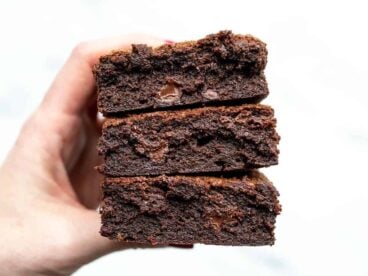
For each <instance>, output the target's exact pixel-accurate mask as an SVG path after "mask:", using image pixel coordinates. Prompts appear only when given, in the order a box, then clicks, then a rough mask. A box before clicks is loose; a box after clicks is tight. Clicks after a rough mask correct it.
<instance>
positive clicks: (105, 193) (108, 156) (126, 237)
mask: <svg viewBox="0 0 368 276" xmlns="http://www.w3.org/2000/svg"><path fill="white" fill-rule="evenodd" d="M266 62H267V50H266V45H265V44H264V43H263V42H262V41H260V40H258V39H256V38H254V37H252V36H250V35H235V34H233V33H232V32H230V31H222V32H219V33H217V34H214V35H208V36H207V37H205V38H204V39H201V40H198V41H190V42H183V43H175V44H168V45H163V46H160V47H158V48H153V49H152V48H151V47H148V46H147V45H132V50H131V52H124V51H117V52H114V53H112V54H110V55H106V56H102V57H101V58H100V62H99V63H98V64H97V65H96V66H95V68H94V75H95V78H96V83H97V90H98V108H99V111H100V112H102V113H103V114H104V116H105V117H106V118H107V120H106V122H105V123H104V125H103V132H102V136H101V138H100V142H99V146H98V150H99V152H100V154H101V155H102V156H103V157H104V164H102V165H101V166H100V167H99V170H100V172H101V173H102V174H103V175H104V182H103V184H102V203H101V207H100V212H101V217H102V227H101V234H102V235H103V236H105V237H108V238H110V239H114V240H119V241H125V242H134V243H150V244H153V245H156V244H161V245H167V244H177V245H179V244H182V245H187V244H193V243H205V244H218V245H272V244H273V243H274V241H275V237H274V228H275V219H276V216H277V215H278V214H279V213H280V210H281V207H280V204H279V202H278V199H277V197H278V192H277V190H276V189H275V187H274V186H273V185H272V183H271V182H270V181H269V180H268V179H267V178H266V177H265V176H264V175H263V174H262V173H260V172H258V171H257V170H256V169H257V168H260V167H267V166H270V165H275V164H277V162H278V149H277V145H278V142H279V136H278V134H277V133H276V130H275V126H276V120H275V118H274V112H273V109H272V108H271V107H269V106H265V105H261V104H258V102H259V101H261V100H262V99H263V98H265V97H266V96H267V95H268V88H267V82H266V80H265V76H264V73H263V70H264V68H265V66H266Z"/></svg>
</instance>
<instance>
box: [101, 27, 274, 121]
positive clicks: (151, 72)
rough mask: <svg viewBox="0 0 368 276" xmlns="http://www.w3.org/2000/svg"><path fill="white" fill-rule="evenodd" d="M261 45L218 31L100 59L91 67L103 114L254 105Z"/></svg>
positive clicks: (259, 90) (259, 87)
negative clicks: (244, 103) (185, 107)
mask: <svg viewBox="0 0 368 276" xmlns="http://www.w3.org/2000/svg"><path fill="white" fill-rule="evenodd" d="M266 62H267V49H266V44H265V43H263V42H262V41H260V40H258V39H257V38H254V37H253V36H250V35H235V34H233V33H231V32H230V31H222V32H219V33H217V34H212V35H208V36H206V37H205V38H204V39H201V40H198V41H189V42H182V43H176V44H173V45H163V46H160V47H158V48H154V49H152V48H151V47H148V46H147V45H132V51H131V52H122V51H118V52H114V53H112V54H110V55H106V56H102V57H101V58H100V62H99V63H98V64H97V65H96V66H95V67H94V75H95V79H96V83H97V92H98V108H99V111H100V112H102V113H103V114H105V115H112V114H117V113H120V114H123V113H126V112H132V111H134V112H137V111H143V110H144V111H149V110H154V109H164V108H170V107H178V106H198V105H206V104H218V103H220V102H223V101H227V102H229V101H230V102H231V101H234V100H236V101H242V102H247V103H256V102H259V101H260V100H261V99H263V98H264V97H266V96H267V95H268V88H267V83H266V80H265V77H264V74H263V69H264V68H265V65H266Z"/></svg>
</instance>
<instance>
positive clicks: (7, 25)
mask: <svg viewBox="0 0 368 276" xmlns="http://www.w3.org/2000/svg"><path fill="white" fill-rule="evenodd" d="M364 2H365V1H361V2H358V1H344V2H341V1H303V2H300V1H268V2H265V1H230V0H227V1H199V0H197V1H189V0H186V1H152V0H151V1H138V0H136V1H133V0H130V1H98V0H94V1H7V2H5V1H4V2H3V1H1V2H0V30H1V38H0V41H1V42H0V130H1V132H2V133H1V135H0V159H1V160H3V158H4V157H5V155H6V152H7V151H8V150H9V148H10V147H11V146H12V144H13V142H14V139H15V138H16V136H17V132H18V130H19V128H20V126H21V124H22V122H23V121H24V119H25V118H26V117H27V116H28V115H29V114H30V112H32V110H34V109H35V108H36V106H37V104H38V103H39V102H40V100H41V99H42V97H43V94H44V93H45V91H46V90H47V87H48V86H49V84H50V82H51V80H52V79H53V77H54V76H55V74H56V72H57V71H58V70H59V68H60V67H61V65H62V63H63V61H64V60H65V59H66V57H67V56H68V54H69V52H70V50H71V49H72V48H73V46H74V45H75V44H76V43H78V42H79V41H81V40H87V39H94V38H100V37H104V36H111V35H118V34H123V33H130V32H135V31H139V32H145V33H150V34H154V35H158V36H161V37H164V38H167V39H172V40H175V41H180V40H184V39H196V38H200V37H202V36H204V35H205V34H208V33H212V32H217V31H218V30H222V29H232V30H233V31H234V32H238V33H251V34H253V35H255V36H258V37H259V38H261V39H262V40H264V41H266V42H267V43H268V49H269V62H268V66H267V70H266V75H267V78H268V82H269V87H270V91H271V94H270V96H269V97H268V98H267V99H266V101H265V103H267V104H271V105H272V106H273V107H274V108H275V110H276V116H277V118H278V131H279V133H280V134H281V136H282V140H281V144H280V150H281V155H280V164H279V166H276V167H272V168H269V169H265V170H263V171H264V172H265V173H266V174H267V176H268V177H269V178H270V179H271V180H272V181H273V182H274V184H275V185H276V187H277V188H278V189H279V191H280V193H281V197H280V200H281V202H282V204H283V213H282V215H281V216H279V218H278V221H277V230H276V236H277V242H276V245H275V246H273V247H258V248H251V247H233V248H232V247H216V246H201V245H196V246H195V248H194V249H193V250H183V249H175V248H167V249H157V250H148V249H146V250H143V249H139V250H126V251H123V252H119V253H115V254H112V255H109V256H106V257H104V258H101V259H99V260H97V261H95V262H93V263H91V264H89V265H87V266H85V267H83V268H82V269H81V270H80V271H78V272H77V273H76V275H79V276H82V275H163V276H164V275H211V276H215V275H368V265H367V259H368V257H367V255H368V253H367V248H368V237H367V233H368V216H367V213H368V212H367V211H368V208H367V207H368V181H367V175H366V171H367V169H368V166H367V165H368V164H367V163H368V162H367V156H368V122H367V119H368V108H367V100H368V96H367V94H368V89H367V88H368V85H367V75H368V70H367V62H368V58H367V57H368V54H367V52H368V39H367V26H368V19H367V18H368V15H367V12H368V9H367V7H365V5H364Z"/></svg>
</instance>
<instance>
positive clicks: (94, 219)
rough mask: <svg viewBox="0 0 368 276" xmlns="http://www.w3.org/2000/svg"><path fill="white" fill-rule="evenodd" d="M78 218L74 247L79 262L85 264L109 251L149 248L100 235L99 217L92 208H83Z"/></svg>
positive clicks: (148, 246)
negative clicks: (76, 239)
mask: <svg viewBox="0 0 368 276" xmlns="http://www.w3.org/2000/svg"><path fill="white" fill-rule="evenodd" d="M81 216H82V217H81V219H80V223H81V225H80V231H79V236H80V239H78V242H77V244H75V248H76V250H77V252H75V253H77V254H78V256H77V257H76V261H77V260H78V259H79V261H78V262H79V264H86V263H88V262H91V261H93V260H95V259H97V258H99V257H101V256H103V255H106V254H109V253H111V252H114V251H117V250H123V249H129V248H151V247H152V246H150V245H140V244H136V243H126V242H120V241H112V240H109V239H108V238H105V237H102V236H101V235H100V227H101V218H100V215H99V213H98V212H96V211H94V210H84V211H83V214H81Z"/></svg>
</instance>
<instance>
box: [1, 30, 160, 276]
mask: <svg viewBox="0 0 368 276" xmlns="http://www.w3.org/2000/svg"><path fill="white" fill-rule="evenodd" d="M132 43H136V44H137V43H145V44H149V45H152V46H157V45H159V44H162V43H164V41H162V40H160V39H157V38H153V37H150V36H142V35H127V36H122V37H118V38H113V39H108V40H100V41H94V42H87V43H82V44H80V45H79V46H77V47H76V48H75V49H74V51H73V52H72V54H71V56H70V57H69V59H68V61H67V62H66V63H65V65H64V66H63V68H62V69H61V71H60V72H59V74H58V75H57V77H56V78H55V80H54V82H53V83H52V85H51V87H50V89H49V91H48V92H47V94H46V96H45V98H44V100H43V101H42V103H41V105H40V106H39V108H38V109H37V110H36V111H35V112H34V114H33V115H32V116H31V117H30V118H29V120H28V121H27V122H26V123H25V124H24V126H23V128H22V130H21V132H20V135H19V137H18V139H17V141H16V143H15V145H14V147H13V149H12V150H11V151H10V153H9V155H8V157H7V159H6V160H5V162H4V164H3V165H2V167H1V169H0V206H1V209H0V247H1V250H0V267H1V275H67V274H70V273H72V272H73V271H75V270H77V269H78V268H79V267H81V266H82V265H83V264H86V263H88V262H90V261H92V260H94V259H96V258H98V257H99V256H102V255H104V254H107V253H109V252H112V251H114V250H118V249H122V248H124V247H125V245H124V244H122V243H118V242H113V241H110V240H108V239H106V238H103V237H101V236H100V235H99V228H100V218H99V215H98V213H97V212H96V208H97V206H98V202H99V185H100V182H101V177H100V176H99V175H98V173H97V172H96V171H95V170H94V167H95V166H96V165H97V164H98V163H99V158H98V156H97V151H96V141H97V138H98V136H99V133H100V124H99V123H98V121H97V110H96V97H95V93H94V92H95V84H94V79H93V75H92V66H93V65H94V64H95V63H96V62H97V60H98V57H99V56H101V55H103V54H106V53H108V52H109V51H111V50H112V49H126V50H128V49H130V45H131V44H132Z"/></svg>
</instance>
